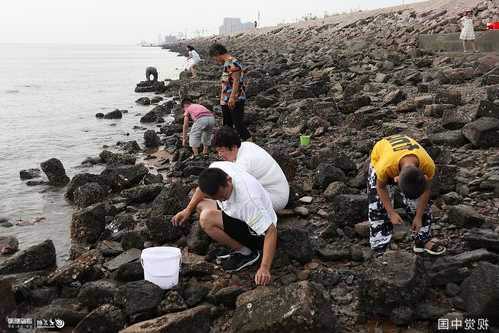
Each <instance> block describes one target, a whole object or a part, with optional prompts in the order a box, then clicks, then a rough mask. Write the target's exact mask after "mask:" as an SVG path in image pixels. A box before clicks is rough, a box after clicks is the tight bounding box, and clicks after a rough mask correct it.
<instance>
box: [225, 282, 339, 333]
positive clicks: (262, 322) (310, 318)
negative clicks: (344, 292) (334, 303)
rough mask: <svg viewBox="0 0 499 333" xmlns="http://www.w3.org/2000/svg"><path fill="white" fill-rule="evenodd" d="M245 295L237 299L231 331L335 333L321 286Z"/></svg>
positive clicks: (295, 286)
mask: <svg viewBox="0 0 499 333" xmlns="http://www.w3.org/2000/svg"><path fill="white" fill-rule="evenodd" d="M245 294H246V293H245ZM245 294H241V295H240V296H239V298H238V306H237V308H236V311H235V312H234V316H233V318H232V329H233V331H234V332H240V333H257V332H269V333H278V332H289V333H307V332H326V331H327V332H333V333H334V332H337V330H336V327H337V325H336V316H335V314H334V313H333V311H332V309H331V301H330V300H329V296H328V295H327V292H326V290H325V289H324V287H322V286H321V285H318V284H315V283H313V282H308V281H302V282H296V283H293V284H290V285H288V286H285V287H281V288H278V289H274V290H271V291H267V292H264V293H258V292H254V291H250V292H248V294H249V295H245Z"/></svg>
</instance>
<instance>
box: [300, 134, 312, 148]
mask: <svg viewBox="0 0 499 333" xmlns="http://www.w3.org/2000/svg"><path fill="white" fill-rule="evenodd" d="M300 144H301V145H302V146H308V145H309V144H310V135H300Z"/></svg>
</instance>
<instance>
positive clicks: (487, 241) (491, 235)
mask: <svg viewBox="0 0 499 333" xmlns="http://www.w3.org/2000/svg"><path fill="white" fill-rule="evenodd" d="M464 241H465V242H466V244H467V245H468V246H469V247H471V248H472V249H481V248H485V249H487V250H490V251H493V252H497V253H499V233H497V232H494V231H492V230H488V229H478V230H472V231H470V232H467V233H466V234H464Z"/></svg>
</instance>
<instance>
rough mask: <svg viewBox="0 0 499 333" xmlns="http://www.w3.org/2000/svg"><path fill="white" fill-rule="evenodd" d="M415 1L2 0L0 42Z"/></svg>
mask: <svg viewBox="0 0 499 333" xmlns="http://www.w3.org/2000/svg"><path fill="white" fill-rule="evenodd" d="M417 1H418V0H307V1H297V0H246V1H234V0H233V1H221V0H183V1H171V0H142V1H137V0H0V43H34V42H35V43H76V44H89V43H92V44H135V43H138V42H140V41H142V40H147V41H153V42H155V41H157V40H158V35H159V34H160V33H161V34H163V35H166V34H174V35H177V34H178V33H179V32H181V33H184V34H185V33H186V34H187V36H188V37H194V36H195V35H196V34H197V31H206V32H207V33H209V34H214V33H217V31H218V27H219V26H220V25H221V24H222V20H223V18H224V17H240V18H241V19H242V20H243V21H251V22H253V21H254V20H256V19H257V15H258V14H257V13H258V11H259V12H260V19H261V20H260V25H261V26H272V25H277V24H279V23H289V22H295V21H296V20H297V19H299V18H301V17H303V16H304V15H306V14H307V13H311V14H313V15H317V16H323V15H324V13H326V12H327V13H329V14H332V13H338V12H344V11H350V10H358V9H374V8H380V7H387V6H394V5H400V4H402V3H404V2H405V3H410V2H417Z"/></svg>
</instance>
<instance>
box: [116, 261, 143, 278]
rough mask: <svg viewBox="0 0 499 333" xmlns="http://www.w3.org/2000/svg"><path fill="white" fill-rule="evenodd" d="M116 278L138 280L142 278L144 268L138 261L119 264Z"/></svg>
mask: <svg viewBox="0 0 499 333" xmlns="http://www.w3.org/2000/svg"><path fill="white" fill-rule="evenodd" d="M115 276H116V280H117V281H120V282H131V281H139V280H143V279H144V268H143V267H142V264H141V263H140V262H139V261H134V262H129V263H126V264H123V265H121V266H120V267H118V269H117V270H116V275H115Z"/></svg>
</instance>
